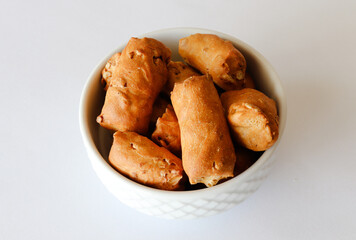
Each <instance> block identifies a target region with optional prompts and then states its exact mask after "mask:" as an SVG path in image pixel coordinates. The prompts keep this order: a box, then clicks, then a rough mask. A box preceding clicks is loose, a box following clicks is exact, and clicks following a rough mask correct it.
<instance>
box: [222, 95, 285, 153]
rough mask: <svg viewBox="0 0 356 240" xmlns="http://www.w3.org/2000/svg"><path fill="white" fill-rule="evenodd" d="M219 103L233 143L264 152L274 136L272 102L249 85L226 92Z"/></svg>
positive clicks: (274, 126) (274, 116)
mask: <svg viewBox="0 0 356 240" xmlns="http://www.w3.org/2000/svg"><path fill="white" fill-rule="evenodd" d="M221 102H222V104H223V106H224V109H225V114H226V116H227V119H228V123H229V125H230V128H231V131H232V133H233V134H232V135H233V137H234V139H235V140H236V142H237V143H238V144H240V145H241V146H244V147H246V148H248V149H251V150H253V151H264V150H266V149H268V148H270V147H271V146H272V145H273V144H274V143H275V142H276V141H277V139H278V124H279V122H278V115H277V107H276V103H275V102H274V100H273V99H271V98H269V97H267V96H266V95H265V94H263V93H262V92H260V91H257V90H255V89H251V88H245V89H242V90H236V91H229V92H225V93H223V94H222V95H221Z"/></svg>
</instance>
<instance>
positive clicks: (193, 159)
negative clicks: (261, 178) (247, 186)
mask: <svg viewBox="0 0 356 240" xmlns="http://www.w3.org/2000/svg"><path fill="white" fill-rule="evenodd" d="M171 99H172V104H173V107H174V110H175V112H176V114H177V118H178V122H179V127H180V132H181V144H182V160H183V166H184V171H185V172H186V173H187V175H188V177H189V181H190V183H191V184H196V183H204V184H205V185H206V186H208V187H211V186H214V185H215V184H217V182H218V181H219V180H220V179H224V178H228V177H232V176H233V169H234V164H235V161H236V156H235V150H234V147H233V144H232V141H231V138H230V134H229V129H228V126H227V123H226V119H225V116H224V111H223V108H222V105H221V102H220V99H219V95H218V93H217V91H216V89H215V87H214V84H213V82H212V80H211V79H208V78H207V77H206V76H193V77H190V78H188V79H186V80H185V81H184V82H182V83H176V84H175V86H174V89H173V92H172V94H171Z"/></svg>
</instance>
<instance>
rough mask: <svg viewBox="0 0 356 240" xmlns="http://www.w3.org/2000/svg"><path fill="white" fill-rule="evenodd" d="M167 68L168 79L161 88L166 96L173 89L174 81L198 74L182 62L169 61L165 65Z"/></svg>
mask: <svg viewBox="0 0 356 240" xmlns="http://www.w3.org/2000/svg"><path fill="white" fill-rule="evenodd" d="M167 68H168V80H167V83H166V85H165V86H164V87H163V90H162V91H163V92H164V93H165V94H166V95H167V96H170V95H171V91H172V90H173V87H174V84H175V83H178V82H182V81H184V80H185V79H187V78H188V77H191V76H199V75H200V74H199V73H198V72H197V71H196V70H194V69H193V68H191V67H190V66H188V65H186V64H184V63H183V62H173V61H170V62H169V63H168V65H167Z"/></svg>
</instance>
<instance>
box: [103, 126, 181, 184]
mask: <svg viewBox="0 0 356 240" xmlns="http://www.w3.org/2000/svg"><path fill="white" fill-rule="evenodd" d="M109 162H110V164H111V165H112V166H113V167H114V168H115V169H116V170H117V171H119V172H120V173H121V174H123V175H125V176H127V177H129V178H130V179H132V180H134V181H136V182H138V183H141V184H144V185H146V186H150V187H154V188H158V189H163V190H181V189H182V187H183V183H181V181H182V178H183V167H182V161H181V160H180V159H179V158H178V157H176V156H175V155H173V154H172V153H171V152H169V151H168V150H167V149H165V148H163V147H159V146H157V145H156V144H154V143H153V142H152V141H151V140H149V139H148V138H146V137H144V136H141V135H139V134H137V133H134V132H120V131H117V132H115V134H114V142H113V145H112V147H111V150H110V154H109Z"/></svg>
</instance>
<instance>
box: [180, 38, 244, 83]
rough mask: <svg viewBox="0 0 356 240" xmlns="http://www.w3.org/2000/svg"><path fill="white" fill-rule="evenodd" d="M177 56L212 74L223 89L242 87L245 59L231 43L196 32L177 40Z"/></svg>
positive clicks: (201, 70) (205, 72)
mask: <svg viewBox="0 0 356 240" xmlns="http://www.w3.org/2000/svg"><path fill="white" fill-rule="evenodd" d="M179 54H180V55H181V56H182V57H183V59H184V61H186V62H187V63H188V64H189V65H191V66H193V67H194V68H196V69H198V70H199V71H200V72H202V73H203V74H208V75H211V77H212V78H213V81H214V82H215V83H216V85H218V86H219V87H221V88H222V89H224V90H235V89H242V88H244V85H245V81H244V79H245V71H246V60H245V58H244V56H243V55H242V54H241V52H240V51H239V50H237V49H236V48H235V47H234V45H232V43H231V42H230V41H227V40H224V39H221V38H220V37H218V36H216V35H213V34H200V33H197V34H194V35H191V36H188V37H185V38H182V39H180V40H179Z"/></svg>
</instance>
